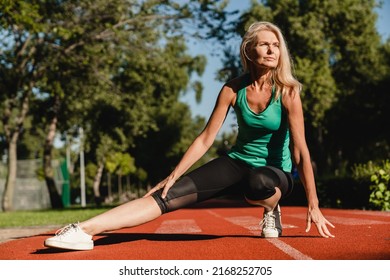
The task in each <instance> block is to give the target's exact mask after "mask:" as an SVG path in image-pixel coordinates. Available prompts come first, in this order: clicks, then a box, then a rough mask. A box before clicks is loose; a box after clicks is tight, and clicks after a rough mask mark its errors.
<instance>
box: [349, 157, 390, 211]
mask: <svg viewBox="0 0 390 280" xmlns="http://www.w3.org/2000/svg"><path fill="white" fill-rule="evenodd" d="M352 172H353V178H354V179H356V180H360V181H362V180H363V181H369V182H370V190H371V194H370V200H369V201H370V203H371V204H372V205H374V206H375V207H377V208H379V209H381V210H384V211H389V210H390V202H389V200H390V189H389V180H390V161H389V160H386V161H383V162H382V163H381V164H377V163H374V162H372V161H369V162H368V163H366V164H356V165H355V166H354V167H353V169H352Z"/></svg>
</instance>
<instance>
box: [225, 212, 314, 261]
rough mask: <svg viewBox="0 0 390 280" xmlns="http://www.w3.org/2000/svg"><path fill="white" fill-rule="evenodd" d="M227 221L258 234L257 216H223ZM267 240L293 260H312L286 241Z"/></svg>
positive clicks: (259, 229)
mask: <svg viewBox="0 0 390 280" xmlns="http://www.w3.org/2000/svg"><path fill="white" fill-rule="evenodd" d="M225 220H227V221H228V222H230V223H232V224H235V225H238V226H241V227H244V228H246V229H248V230H249V231H250V232H251V233H252V234H253V235H257V236H260V233H261V228H260V225H259V218H258V217H253V216H239V217H229V218H225ZM285 227H286V225H283V228H285ZM287 227H290V228H291V227H296V226H294V225H287ZM265 240H267V241H268V242H270V243H271V244H272V245H274V246H275V247H276V248H278V249H279V250H281V251H283V252H284V253H285V254H287V255H289V256H290V257H291V258H293V259H295V260H312V258H310V257H309V256H307V255H305V254H303V253H302V252H300V251H298V250H297V249H295V248H294V247H291V246H290V245H288V244H287V243H285V242H283V241H281V240H280V239H277V238H266V239H265Z"/></svg>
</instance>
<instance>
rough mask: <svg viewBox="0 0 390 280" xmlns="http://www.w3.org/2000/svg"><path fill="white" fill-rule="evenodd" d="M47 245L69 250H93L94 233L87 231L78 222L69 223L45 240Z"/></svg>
mask: <svg viewBox="0 0 390 280" xmlns="http://www.w3.org/2000/svg"><path fill="white" fill-rule="evenodd" d="M44 244H45V246H46V247H53V248H61V249H68V250H92V249H93V240H92V235H89V234H87V233H85V232H84V231H83V230H82V229H81V228H80V226H79V223H77V224H69V225H67V226H65V227H63V228H61V229H59V230H57V232H56V233H55V236H53V237H50V238H48V239H46V240H45V243H44Z"/></svg>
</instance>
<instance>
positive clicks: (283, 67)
mask: <svg viewBox="0 0 390 280" xmlns="http://www.w3.org/2000/svg"><path fill="white" fill-rule="evenodd" d="M262 30H267V31H271V32H273V33H274V34H275V35H276V37H277V38H278V40H279V50H280V57H279V61H278V65H277V67H276V68H275V69H273V70H272V81H271V82H272V83H273V84H274V86H275V87H276V96H275V98H278V97H279V95H280V94H282V95H283V94H286V93H287V92H289V91H291V90H292V91H293V92H295V93H299V92H300V91H301V89H302V85H301V83H300V82H299V81H298V80H297V79H296V78H295V77H294V76H293V73H292V61H291V56H290V53H289V51H288V48H287V44H286V41H285V39H284V37H283V34H282V32H281V30H280V29H279V27H277V26H276V25H275V24H272V23H270V22H265V21H260V22H255V23H253V24H251V26H249V28H248V30H247V32H246V33H245V35H244V37H243V38H242V42H241V47H240V57H241V62H242V66H243V68H244V71H245V72H250V71H251V67H250V66H251V63H252V61H251V58H250V57H249V56H248V52H250V50H251V49H252V48H253V47H254V46H255V45H256V44H257V33H258V32H259V31H262Z"/></svg>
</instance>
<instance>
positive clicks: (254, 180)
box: [245, 168, 280, 205]
mask: <svg viewBox="0 0 390 280" xmlns="http://www.w3.org/2000/svg"><path fill="white" fill-rule="evenodd" d="M248 179H249V181H248V189H247V191H246V193H245V198H246V200H247V201H248V202H249V203H251V204H253V203H255V204H256V205H258V203H259V201H262V200H265V199H267V198H270V197H272V196H273V195H274V194H275V193H276V189H275V188H276V187H279V185H280V179H279V177H278V176H277V174H275V172H274V171H273V170H272V169H269V168H257V169H254V170H252V171H251V174H250V175H249V178H248Z"/></svg>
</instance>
